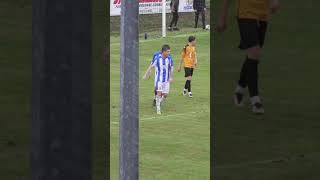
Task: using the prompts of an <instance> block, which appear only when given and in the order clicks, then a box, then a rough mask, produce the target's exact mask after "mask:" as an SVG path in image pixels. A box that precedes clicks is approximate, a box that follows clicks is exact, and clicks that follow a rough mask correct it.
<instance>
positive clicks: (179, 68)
mask: <svg viewBox="0 0 320 180" xmlns="http://www.w3.org/2000/svg"><path fill="white" fill-rule="evenodd" d="M184 55H185V52H182V53H181V60H180V63H179V66H178V72H180V71H181V66H182V64H183V58H184Z"/></svg>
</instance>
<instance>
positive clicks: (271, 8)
mask: <svg viewBox="0 0 320 180" xmlns="http://www.w3.org/2000/svg"><path fill="white" fill-rule="evenodd" d="M228 7H229V1H228V0H224V1H223V6H222V11H221V14H220V18H219V22H218V25H217V27H216V30H217V31H218V32H223V31H224V30H225V29H226V27H227V23H226V21H227V16H228ZM278 8H279V2H278V0H237V8H236V9H237V21H238V26H239V31H240V38H241V41H240V45H239V48H240V49H242V50H245V52H246V59H245V61H244V63H243V65H242V68H241V71H240V78H239V80H238V83H237V85H236V88H235V92H234V97H233V99H234V103H235V104H236V105H237V106H242V105H243V102H244V92H245V88H246V87H248V90H249V95H250V101H251V105H252V112H253V113H255V114H263V113H264V108H263V105H262V101H261V98H260V96H259V91H258V64H259V59H261V53H262V47H263V44H264V40H265V34H266V31H267V25H268V20H269V18H270V14H272V13H274V12H276V11H277V10H278Z"/></svg>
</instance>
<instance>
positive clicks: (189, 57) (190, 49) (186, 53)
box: [181, 46, 196, 68]
mask: <svg viewBox="0 0 320 180" xmlns="http://www.w3.org/2000/svg"><path fill="white" fill-rule="evenodd" d="M181 58H182V59H183V62H184V67H188V68H193V67H194V64H195V63H196V48H195V47H194V46H187V47H186V48H185V49H184V50H182V53H181Z"/></svg>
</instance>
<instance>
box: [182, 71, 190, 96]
mask: <svg viewBox="0 0 320 180" xmlns="http://www.w3.org/2000/svg"><path fill="white" fill-rule="evenodd" d="M189 75H190V68H188V67H185V68H184V77H185V78H186V83H185V85H184V89H183V92H182V95H184V96H185V95H187V91H188V88H189V86H190V81H189V80H188V77H189Z"/></svg>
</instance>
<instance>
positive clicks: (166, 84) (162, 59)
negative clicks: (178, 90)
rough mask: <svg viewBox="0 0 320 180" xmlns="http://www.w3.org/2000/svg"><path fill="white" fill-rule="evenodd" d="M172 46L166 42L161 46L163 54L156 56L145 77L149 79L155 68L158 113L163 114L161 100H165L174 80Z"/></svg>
mask: <svg viewBox="0 0 320 180" xmlns="http://www.w3.org/2000/svg"><path fill="white" fill-rule="evenodd" d="M170 53H171V50H170V46H169V45H167V44H165V45H163V46H162V48H161V55H158V56H155V59H154V61H153V62H152V64H150V66H149V67H148V69H147V71H146V73H145V74H144V75H143V79H145V80H146V79H148V78H149V77H150V75H151V70H152V69H153V68H155V79H154V82H155V84H154V85H155V89H156V91H157V95H156V108H157V114H161V108H160V105H161V102H163V101H164V100H165V99H166V97H167V96H168V94H169V89H170V82H172V72H173V60H172V58H171V56H170Z"/></svg>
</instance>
